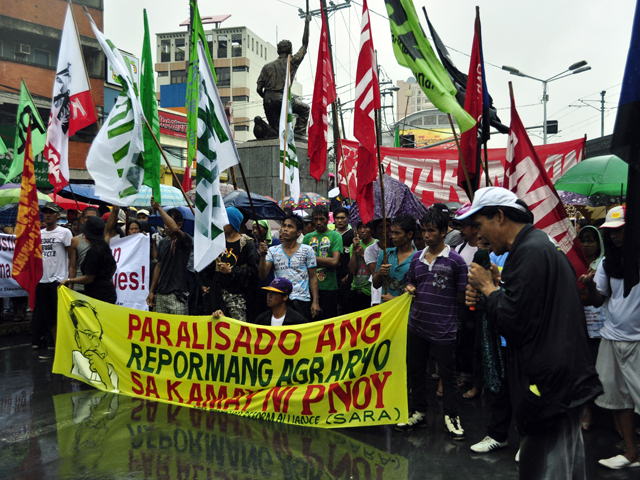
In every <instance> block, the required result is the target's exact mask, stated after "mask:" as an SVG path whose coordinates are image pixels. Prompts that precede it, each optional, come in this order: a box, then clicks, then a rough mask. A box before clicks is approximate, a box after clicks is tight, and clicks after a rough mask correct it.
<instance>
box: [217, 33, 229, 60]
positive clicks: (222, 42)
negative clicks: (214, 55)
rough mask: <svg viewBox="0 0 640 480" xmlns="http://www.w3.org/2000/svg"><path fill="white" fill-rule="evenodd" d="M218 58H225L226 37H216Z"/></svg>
mask: <svg viewBox="0 0 640 480" xmlns="http://www.w3.org/2000/svg"><path fill="white" fill-rule="evenodd" d="M218 58H227V36H226V35H218Z"/></svg>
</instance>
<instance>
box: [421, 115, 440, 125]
mask: <svg viewBox="0 0 640 480" xmlns="http://www.w3.org/2000/svg"><path fill="white" fill-rule="evenodd" d="M422 120H423V125H437V124H438V116H437V115H425V116H424V117H422Z"/></svg>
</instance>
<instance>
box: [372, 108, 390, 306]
mask: <svg viewBox="0 0 640 480" xmlns="http://www.w3.org/2000/svg"><path fill="white" fill-rule="evenodd" d="M373 111H374V114H375V115H374V123H375V124H376V149H377V153H378V178H379V179H380V200H381V203H380V206H381V207H382V237H383V240H382V248H383V254H382V263H384V264H387V263H389V258H388V256H387V207H386V202H385V198H384V179H383V178H382V177H383V176H384V171H383V169H382V158H381V156H380V125H379V124H378V113H379V112H378V110H376V109H374V110H373ZM374 209H375V205H374ZM382 287H383V292H384V293H385V294H386V293H388V288H389V278H388V277H384V280H383V282H382Z"/></svg>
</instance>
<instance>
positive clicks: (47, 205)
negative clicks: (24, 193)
mask: <svg viewBox="0 0 640 480" xmlns="http://www.w3.org/2000/svg"><path fill="white" fill-rule="evenodd" d="M41 210H51V211H53V212H56V213H60V212H62V210H63V208H62V207H61V206H60V205H58V204H56V203H53V202H47V203H45V204H44V205H43V206H42V209H41Z"/></svg>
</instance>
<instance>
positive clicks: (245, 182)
mask: <svg viewBox="0 0 640 480" xmlns="http://www.w3.org/2000/svg"><path fill="white" fill-rule="evenodd" d="M238 167H240V175H242V181H244V188H246V189H247V198H248V199H249V205H251V213H253V219H254V220H258V215H256V208H255V207H254V206H253V199H252V198H251V191H250V190H249V183H248V182H247V177H245V175H244V168H242V162H238ZM282 206H283V207H284V203H283V204H282Z"/></svg>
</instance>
